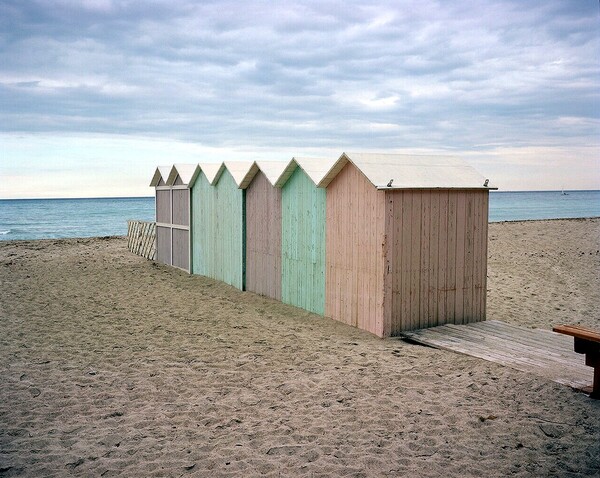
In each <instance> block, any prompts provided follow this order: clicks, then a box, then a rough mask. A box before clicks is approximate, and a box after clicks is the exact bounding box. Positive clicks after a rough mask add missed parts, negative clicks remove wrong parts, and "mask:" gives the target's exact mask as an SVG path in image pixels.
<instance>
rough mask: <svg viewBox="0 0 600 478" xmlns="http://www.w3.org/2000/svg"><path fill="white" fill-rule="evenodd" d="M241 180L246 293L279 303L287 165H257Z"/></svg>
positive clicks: (266, 163) (269, 162)
mask: <svg viewBox="0 0 600 478" xmlns="http://www.w3.org/2000/svg"><path fill="white" fill-rule="evenodd" d="M257 164H258V168H252V169H251V170H250V171H249V172H248V174H247V177H246V178H245V181H244V184H247V186H246V290H248V291H251V292H255V293H257V294H261V295H264V296H266V297H271V298H273V299H277V300H281V189H280V188H277V187H275V184H276V182H277V180H278V179H279V177H280V176H281V174H282V173H283V171H284V170H285V168H286V166H287V165H288V164H289V162H284V161H265V162H258V163H257Z"/></svg>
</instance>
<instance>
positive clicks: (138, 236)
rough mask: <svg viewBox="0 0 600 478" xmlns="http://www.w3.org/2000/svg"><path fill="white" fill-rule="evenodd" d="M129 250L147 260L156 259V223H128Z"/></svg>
mask: <svg viewBox="0 0 600 478" xmlns="http://www.w3.org/2000/svg"><path fill="white" fill-rule="evenodd" d="M127 248H128V249H129V250H130V251H131V252H133V253H135V254H137V255H139V256H142V257H145V258H146V259H150V260H155V259H156V223H154V222H145V221H127Z"/></svg>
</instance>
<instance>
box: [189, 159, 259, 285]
mask: <svg viewBox="0 0 600 478" xmlns="http://www.w3.org/2000/svg"><path fill="white" fill-rule="evenodd" d="M254 168H256V169H257V166H256V164H255V163H254V162H224V163H219V164H216V163H200V164H199V165H198V169H197V170H196V174H195V175H194V178H193V181H192V187H191V191H192V242H193V244H192V272H193V273H194V274H200V275H204V276H207V277H211V278H213V279H218V280H221V281H223V282H226V283H227V284H230V285H232V286H234V287H237V288H238V289H240V290H244V283H245V260H246V258H245V250H246V249H245V236H246V232H245V189H244V187H245V186H246V185H245V184H244V179H245V178H246V176H247V174H248V172H249V171H250V170H251V169H254Z"/></svg>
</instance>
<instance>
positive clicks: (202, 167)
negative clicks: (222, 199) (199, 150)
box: [192, 161, 224, 184]
mask: <svg viewBox="0 0 600 478" xmlns="http://www.w3.org/2000/svg"><path fill="white" fill-rule="evenodd" d="M223 168H224V166H223V163H222V162H220V163H208V162H204V161H203V162H201V163H198V168H197V169H196V172H195V174H194V177H193V181H192V183H193V182H194V181H196V179H197V177H198V176H199V175H200V171H202V172H203V173H204V175H205V176H206V179H208V182H209V184H214V183H215V181H216V180H217V179H218V177H219V176H220V175H221V172H222V169H223Z"/></svg>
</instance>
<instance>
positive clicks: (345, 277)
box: [325, 163, 385, 337]
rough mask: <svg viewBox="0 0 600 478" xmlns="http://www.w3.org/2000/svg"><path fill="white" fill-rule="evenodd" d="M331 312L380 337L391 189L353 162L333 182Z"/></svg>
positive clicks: (329, 218) (329, 220)
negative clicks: (379, 184) (387, 202)
mask: <svg viewBox="0 0 600 478" xmlns="http://www.w3.org/2000/svg"><path fill="white" fill-rule="evenodd" d="M326 211H327V212H326V224H327V225H326V228H327V234H326V252H327V254H326V276H325V277H326V279H325V291H326V304H325V315H326V316H327V317H331V318H333V319H335V320H339V321H341V322H344V323H346V324H349V325H353V326H355V327H358V328H360V329H363V330H367V331H369V332H371V333H373V334H376V335H378V336H380V337H382V336H383V335H384V314H383V307H384V305H383V290H384V284H383V281H384V276H385V274H384V256H383V247H384V241H385V217H384V215H385V192H383V191H378V190H377V189H375V188H374V187H373V185H372V184H371V183H370V182H369V181H368V180H367V179H366V178H365V177H364V175H363V174H362V173H361V172H360V171H359V170H358V169H357V168H356V167H355V166H354V165H353V164H351V163H348V164H347V165H346V166H345V167H344V169H342V171H340V173H338V175H337V176H336V178H335V179H334V180H333V181H332V182H331V183H330V184H329V186H328V187H327V201H326Z"/></svg>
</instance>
